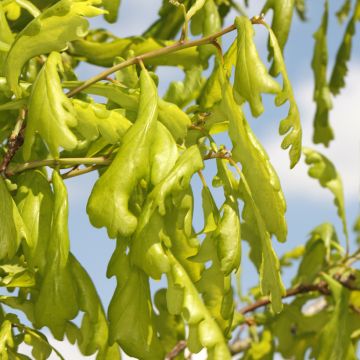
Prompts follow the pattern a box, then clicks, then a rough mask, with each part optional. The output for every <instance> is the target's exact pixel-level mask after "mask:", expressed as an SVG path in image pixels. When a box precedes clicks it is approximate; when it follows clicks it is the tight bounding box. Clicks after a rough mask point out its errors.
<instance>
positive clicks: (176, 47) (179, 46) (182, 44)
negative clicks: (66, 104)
mask: <svg viewBox="0 0 360 360" xmlns="http://www.w3.org/2000/svg"><path fill="white" fill-rule="evenodd" d="M250 20H251V22H252V23H253V24H262V23H263V17H262V16H254V17H253V18H251V19H250ZM235 29H236V26H235V24H232V25H230V26H228V27H226V28H224V29H222V30H220V31H218V32H216V33H214V34H212V35H209V36H205V37H203V38H201V39H197V40H192V41H179V42H177V43H175V44H172V45H169V46H165V47H163V48H161V49H158V50H153V51H149V52H147V53H144V54H141V55H137V56H134V57H132V58H130V59H128V60H125V61H123V62H122V63H120V64H117V65H114V66H112V67H110V68H108V69H106V70H104V71H102V72H101V73H99V74H97V75H95V76H93V77H91V78H89V79H88V80H86V81H85V82H84V83H83V84H81V85H80V86H78V87H77V88H75V89H72V90H70V91H69V92H68V93H67V96H68V97H73V96H74V95H76V94H78V93H79V92H81V91H82V90H84V89H86V88H88V87H89V86H91V85H93V84H95V83H96V82H98V81H100V80H104V79H106V78H108V77H109V75H111V74H112V73H114V72H116V71H118V70H121V69H123V68H125V67H127V66H130V65H134V64H138V63H140V62H144V61H145V60H146V59H152V58H156V57H159V56H163V55H167V54H171V53H173V52H176V51H180V50H183V49H187V48H190V47H194V46H201V45H208V44H214V45H215V43H216V39H217V38H219V37H221V36H223V35H225V34H227V33H229V32H231V31H234V30H235Z"/></svg>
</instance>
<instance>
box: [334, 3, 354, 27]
mask: <svg viewBox="0 0 360 360" xmlns="http://www.w3.org/2000/svg"><path fill="white" fill-rule="evenodd" d="M350 11H351V0H344V2H343V4H342V5H341V7H340V8H339V10H338V11H337V12H336V17H337V18H338V20H339V23H340V24H342V23H343V22H344V21H345V20H346V19H347V17H348V16H349V14H350Z"/></svg>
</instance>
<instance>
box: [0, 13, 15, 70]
mask: <svg viewBox="0 0 360 360" xmlns="http://www.w3.org/2000/svg"><path fill="white" fill-rule="evenodd" d="M13 40H14V35H13V34H12V32H11V29H10V26H9V24H8V22H7V20H6V17H5V14H4V10H3V7H2V6H0V42H1V43H2V44H3V46H5V47H9V48H10V45H11V43H12V42H13ZM7 51H8V49H7V50H6V51H2V50H0V75H1V76H3V75H4V69H3V67H4V63H5V59H6V55H7V54H6V53H7Z"/></svg>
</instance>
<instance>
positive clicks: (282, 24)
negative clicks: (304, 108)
mask: <svg viewBox="0 0 360 360" xmlns="http://www.w3.org/2000/svg"><path fill="white" fill-rule="evenodd" d="M294 8H295V0H267V1H266V3H265V5H264V7H263V9H262V11H261V13H264V14H266V13H267V12H268V11H269V10H270V9H272V10H273V18H272V23H271V29H272V30H273V32H274V34H275V37H276V38H277V41H278V43H279V48H280V51H281V53H282V52H283V51H284V47H285V44H286V42H287V39H288V36H289V32H290V28H291V22H292V17H293V13H294ZM273 55H274V54H272V53H270V54H269V60H270V59H271V58H272V57H273ZM279 65H280V64H278V63H276V62H274V64H273V66H272V69H271V73H272V74H275V75H276V74H278V73H279V71H280V69H279Z"/></svg>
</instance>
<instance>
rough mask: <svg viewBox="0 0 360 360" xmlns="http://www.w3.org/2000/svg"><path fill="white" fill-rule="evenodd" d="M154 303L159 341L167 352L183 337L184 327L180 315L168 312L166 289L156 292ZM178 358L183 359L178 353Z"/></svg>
mask: <svg viewBox="0 0 360 360" xmlns="http://www.w3.org/2000/svg"><path fill="white" fill-rule="evenodd" d="M154 303H155V306H156V308H157V310H158V314H155V324H156V328H157V330H158V332H159V335H160V341H161V343H162V345H163V348H164V350H165V351H166V353H169V352H170V351H171V350H172V349H173V348H174V347H175V345H176V344H178V342H179V341H181V340H184V339H185V327H184V323H183V320H182V318H181V316H179V315H172V314H170V313H169V311H168V309H167V304H166V289H160V290H159V291H157V292H156V294H155V297H154ZM178 357H179V359H181V360H182V359H183V357H181V355H178Z"/></svg>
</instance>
